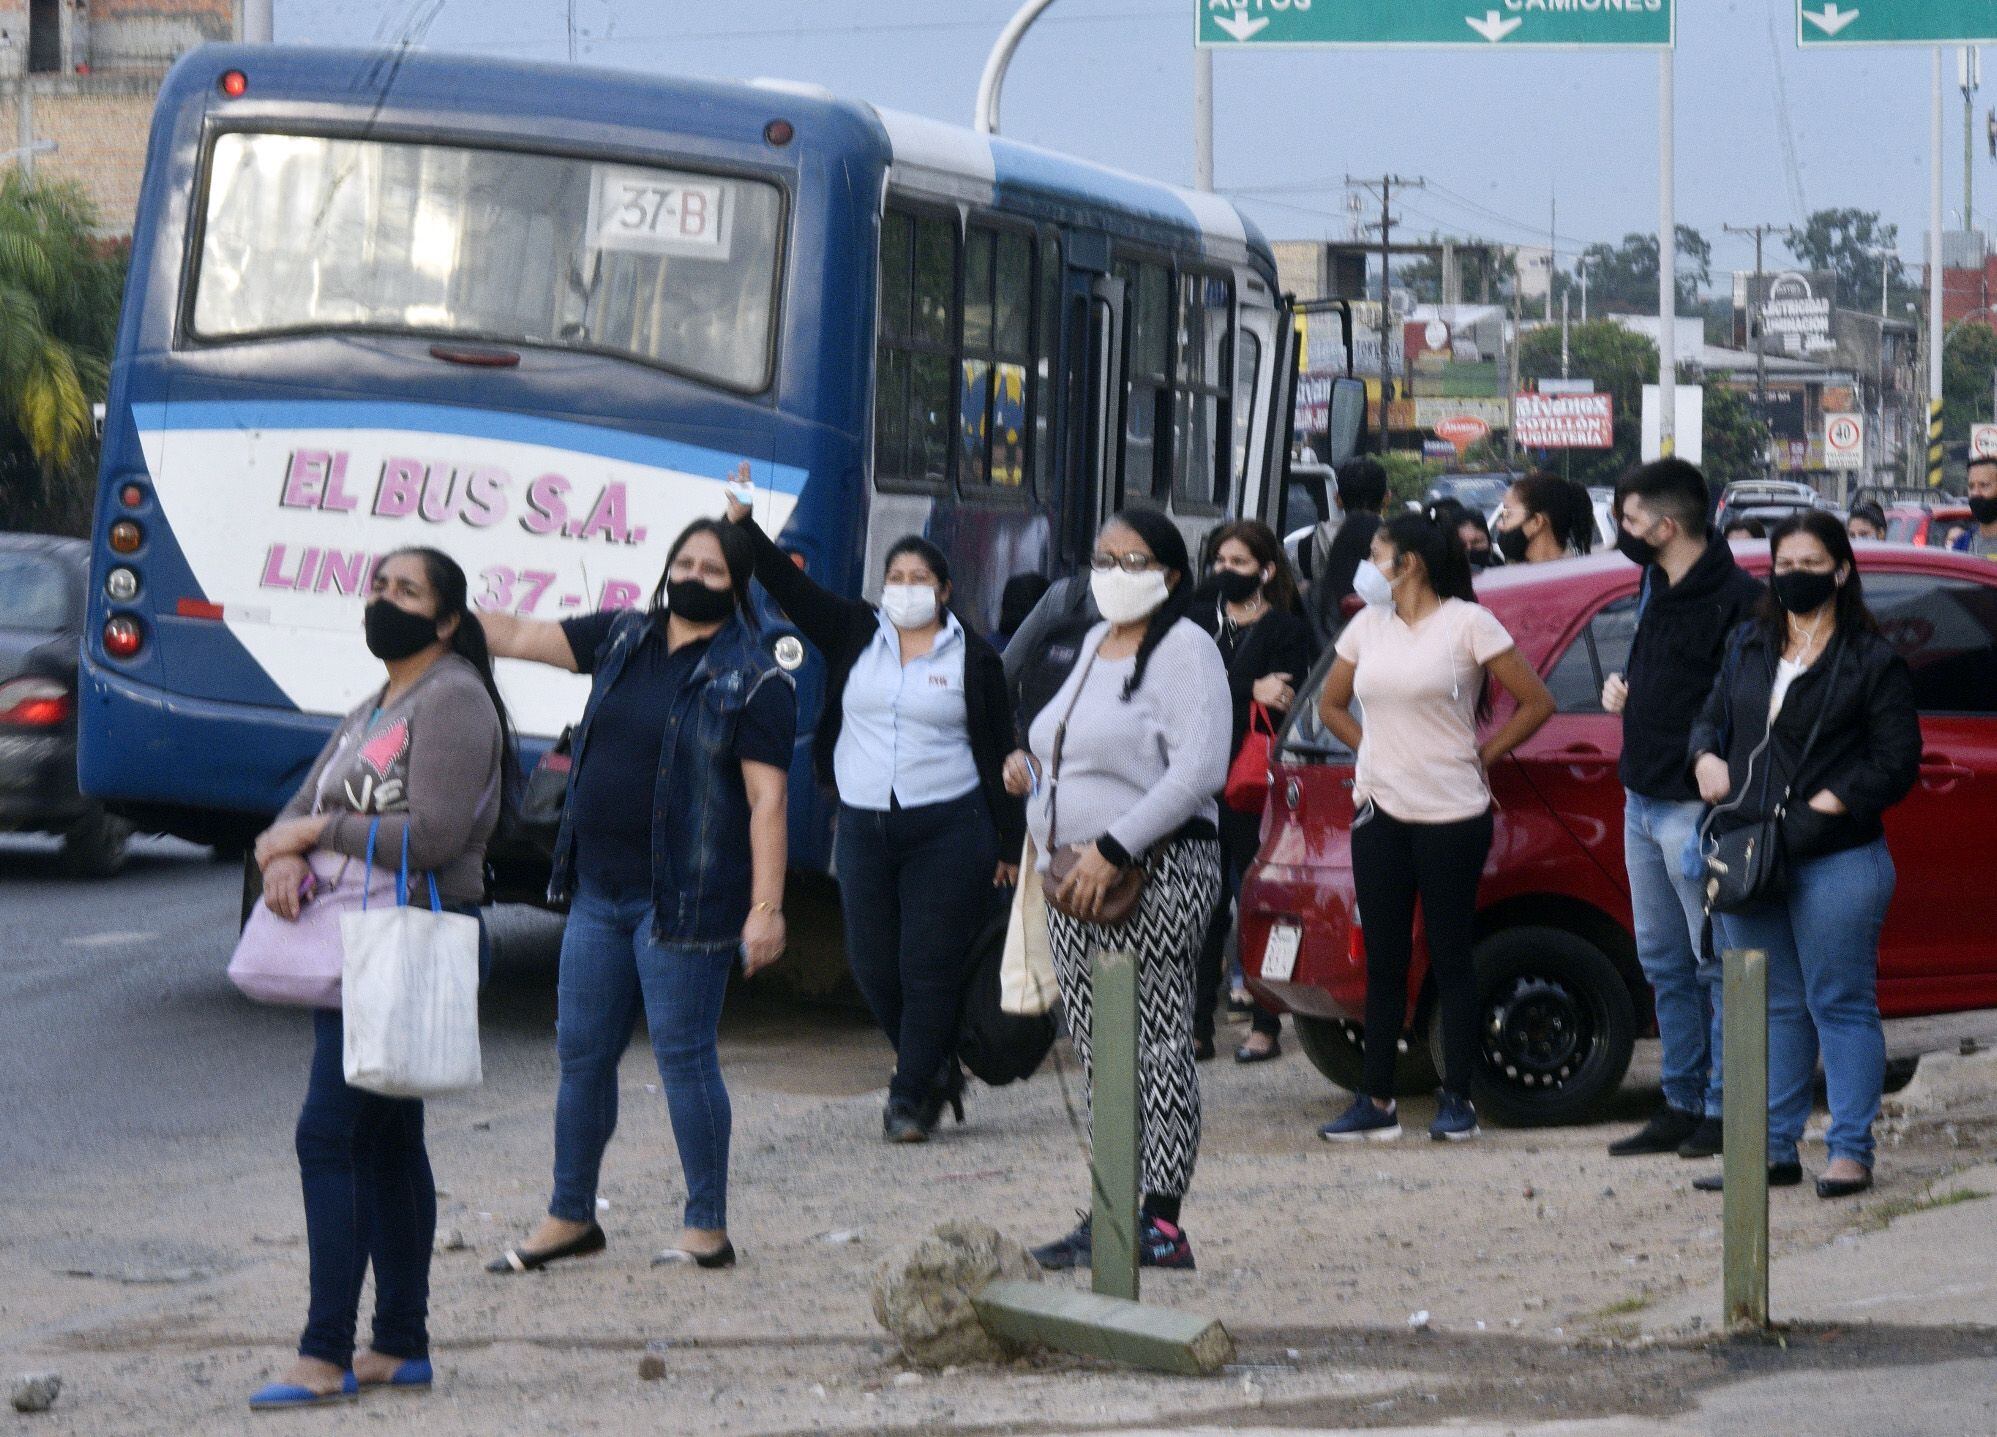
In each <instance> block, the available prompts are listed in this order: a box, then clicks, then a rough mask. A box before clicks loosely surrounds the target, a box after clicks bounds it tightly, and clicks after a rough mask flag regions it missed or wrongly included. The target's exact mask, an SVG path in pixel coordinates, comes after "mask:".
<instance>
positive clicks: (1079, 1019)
mask: <svg viewBox="0 0 1997 1437" xmlns="http://www.w3.org/2000/svg"><path fill="white" fill-rule="evenodd" d="M1219 901H1220V845H1219V844H1218V843H1216V842H1215V841H1213V840H1212V839H1209V838H1194V839H1179V840H1177V841H1175V842H1173V843H1171V844H1169V845H1167V846H1166V847H1165V848H1163V849H1162V850H1160V856H1159V859H1158V863H1157V867H1156V868H1154V869H1153V870H1152V874H1151V879H1150V881H1149V882H1148V883H1146V884H1145V885H1144V897H1143V898H1142V899H1141V900H1140V901H1139V903H1138V905H1137V911H1136V912H1135V913H1133V914H1131V915H1130V917H1128V918H1126V919H1125V920H1124V921H1123V922H1122V923H1119V924H1116V925H1114V926H1107V927H1106V926H1104V925H1102V924H1100V923H1084V922H1081V921H1080V920H1079V919H1074V918H1069V917H1066V916H1064V915H1062V914H1059V913H1056V912H1054V910H1053V909H1051V908H1050V909H1048V911H1047V936H1048V938H1049V940H1050V942H1051V944H1052V946H1053V949H1054V973H1055V976H1056V977H1057V978H1058V979H1059V980H1060V983H1061V1007H1062V1010H1063V1012H1064V1013H1065V1014H1066V1016H1067V1019H1068V1037H1069V1040H1070V1041H1071V1042H1072V1043H1073V1044H1074V1045H1075V1052H1076V1053H1077V1054H1078V1055H1079V1056H1080V1057H1081V1060H1082V1072H1083V1074H1084V1075H1091V1068H1090V1055H1089V1023H1090V1019H1091V1016H1092V1015H1093V1013H1094V1011H1095V1004H1094V1002H1093V996H1094V995H1093V991H1092V988H1091V984H1090V976H1091V973H1092V971H1093V965H1094V960H1095V955H1096V954H1097V953H1098V952H1127V953H1135V954H1136V955H1137V1008H1138V1024H1139V1026H1140V1027H1141V1029H1142V1032H1141V1034H1140V1036H1139V1044H1138V1049H1137V1083H1138V1093H1139V1106H1140V1108H1141V1109H1142V1123H1143V1133H1144V1140H1143V1158H1142V1160H1141V1162H1140V1164H1139V1166H1140V1169H1141V1174H1142V1180H1143V1187H1144V1191H1145V1192H1146V1193H1151V1194H1158V1195H1160V1196H1164V1197H1174V1198H1176V1197H1183V1196H1185V1193H1186V1189H1187V1188H1188V1187H1190V1186H1191V1185H1192V1181H1193V1165H1194V1163H1196V1162H1197V1161H1198V1160H1199V1154H1200V1079H1199V1069H1198V1068H1196V1067H1195V1066H1194V1064H1193V970H1194V968H1195V966H1196V965H1197V963H1198V960H1199V952H1200V942H1201V940H1202V939H1203V938H1204V937H1205V935H1206V929H1207V923H1208V921H1209V920H1210V919H1211V918H1212V916H1213V910H1214V905H1215V904H1216V903H1218V902H1219ZM1091 1082H1092V1083H1093V1078H1092V1075H1091Z"/></svg>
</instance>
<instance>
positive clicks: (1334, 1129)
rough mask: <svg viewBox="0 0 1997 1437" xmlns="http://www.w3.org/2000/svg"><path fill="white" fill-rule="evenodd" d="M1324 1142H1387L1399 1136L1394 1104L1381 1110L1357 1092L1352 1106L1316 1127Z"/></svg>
mask: <svg viewBox="0 0 1997 1437" xmlns="http://www.w3.org/2000/svg"><path fill="white" fill-rule="evenodd" d="M1317 1135H1318V1136H1319V1137H1321V1138H1323V1139H1324V1140H1325V1141H1326V1142H1328V1143H1390V1142H1392V1141H1393V1140H1394V1139H1395V1138H1398V1137H1399V1136H1400V1135H1401V1113H1400V1108H1399V1106H1398V1105H1396V1106H1394V1107H1390V1108H1388V1109H1387V1110H1386V1111H1385V1112H1382V1111H1381V1110H1380V1108H1379V1107H1378V1106H1376V1105H1375V1104H1374V1102H1373V1100H1372V1099H1371V1098H1369V1097H1366V1096H1365V1095H1364V1094H1361V1095H1360V1096H1359V1097H1356V1098H1354V1099H1353V1100H1352V1106H1351V1107H1349V1108H1347V1109H1346V1110H1345V1111H1344V1112H1343V1113H1341V1114H1339V1116H1338V1117H1337V1118H1336V1119H1335V1120H1334V1121H1332V1122H1329V1123H1326V1124H1325V1125H1324V1126H1323V1127H1321V1128H1319V1129H1318V1130H1317Z"/></svg>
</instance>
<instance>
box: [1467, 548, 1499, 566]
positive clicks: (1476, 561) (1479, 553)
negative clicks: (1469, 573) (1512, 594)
mask: <svg viewBox="0 0 1997 1437" xmlns="http://www.w3.org/2000/svg"><path fill="white" fill-rule="evenodd" d="M1463 552H1464V557H1465V558H1467V559H1469V561H1470V567H1471V568H1473V569H1494V568H1496V567H1497V566H1498V563H1499V558H1498V551H1497V550H1496V549H1466V550H1464V551H1463Z"/></svg>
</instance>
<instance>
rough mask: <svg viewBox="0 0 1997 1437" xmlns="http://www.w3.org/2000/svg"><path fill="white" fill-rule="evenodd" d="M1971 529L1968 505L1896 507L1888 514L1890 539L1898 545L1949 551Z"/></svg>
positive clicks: (1902, 505) (1898, 505) (1887, 512)
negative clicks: (1952, 541) (1962, 533)
mask: <svg viewBox="0 0 1997 1437" xmlns="http://www.w3.org/2000/svg"><path fill="white" fill-rule="evenodd" d="M1968 527H1969V506H1968V505H1967V504H1895V505H1892V506H1891V507H1890V508H1888V509H1887V511H1886V537H1887V538H1888V539H1890V540H1891V541H1892V542H1894V543H1896V544H1919V545H1921V546H1922V547H1923V548H1932V549H1946V548H1947V547H1948V546H1949V543H1950V541H1951V540H1953V539H1954V538H1955V536H1956V535H1957V534H1958V533H1959V532H1961V531H1962V530H1963V529H1966V528H1968Z"/></svg>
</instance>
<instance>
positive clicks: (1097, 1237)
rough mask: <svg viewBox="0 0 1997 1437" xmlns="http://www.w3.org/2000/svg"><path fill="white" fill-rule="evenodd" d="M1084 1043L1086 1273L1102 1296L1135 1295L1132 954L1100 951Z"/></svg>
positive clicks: (1139, 1122)
mask: <svg viewBox="0 0 1997 1437" xmlns="http://www.w3.org/2000/svg"><path fill="white" fill-rule="evenodd" d="M1092 981H1093V983H1094V985H1095V991H1094V1004H1095V1007H1094V1012H1093V1014H1092V1016H1091V1019H1090V1023H1089V1045H1090V1050H1091V1053H1092V1055H1093V1060H1094V1061H1093V1063H1092V1066H1093V1067H1094V1069H1095V1072H1094V1082H1093V1084H1092V1085H1091V1087H1092V1091H1091V1094H1090V1099H1089V1102H1090V1108H1089V1111H1090V1114H1091V1118H1092V1122H1091V1130H1092V1132H1093V1134H1094V1138H1093V1141H1092V1144H1091V1146H1092V1147H1093V1148H1094V1151H1095V1161H1094V1163H1093V1164H1092V1165H1091V1168H1090V1180H1091V1195H1090V1202H1091V1208H1092V1212H1093V1216H1092V1218H1091V1221H1090V1227H1091V1230H1092V1236H1093V1240H1094V1245H1095V1256H1094V1260H1093V1262H1092V1265H1091V1268H1092V1272H1091V1277H1092V1285H1093V1287H1094V1288H1095V1291H1096V1292H1097V1293H1098V1294H1099V1295H1101V1296H1103V1297H1121V1298H1125V1299H1127V1300H1129V1301H1131V1302H1135V1301H1136V1300H1137V1261H1138V1247H1137V1237H1138V1233H1137V1223H1138V1216H1137V1204H1138V1169H1139V1164H1140V1161H1141V1158H1140V1152H1141V1148H1142V1143H1143V1133H1144V1119H1143V1115H1142V1112H1141V1111H1140V1109H1139V1107H1138V1101H1139V1099H1138V1089H1137V1047H1138V1043H1139V1041H1140V1039H1139V1036H1138V1035H1139V1031H1140V1029H1139V1020H1138V1013H1137V956H1136V955H1135V954H1133V953H1098V954H1096V960H1095V971H1094V973H1093V975H1092Z"/></svg>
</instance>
